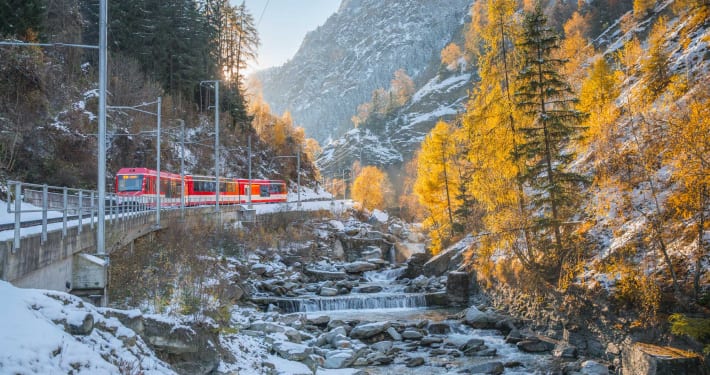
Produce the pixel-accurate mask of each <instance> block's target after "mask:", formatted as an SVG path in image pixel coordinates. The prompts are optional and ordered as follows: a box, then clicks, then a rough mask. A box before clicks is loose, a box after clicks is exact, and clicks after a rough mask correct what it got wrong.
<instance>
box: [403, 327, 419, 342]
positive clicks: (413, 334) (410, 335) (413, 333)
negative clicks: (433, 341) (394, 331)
mask: <svg viewBox="0 0 710 375" xmlns="http://www.w3.org/2000/svg"><path fill="white" fill-rule="evenodd" d="M422 337H424V335H422V333H421V332H419V331H417V330H415V329H409V328H408V329H405V330H404V332H402V338H403V339H405V340H421V339H422Z"/></svg>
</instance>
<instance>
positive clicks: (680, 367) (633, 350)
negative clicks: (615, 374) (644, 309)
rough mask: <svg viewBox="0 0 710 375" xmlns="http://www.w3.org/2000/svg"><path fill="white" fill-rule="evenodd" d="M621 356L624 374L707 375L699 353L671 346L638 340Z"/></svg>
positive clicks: (628, 346)
mask: <svg viewBox="0 0 710 375" xmlns="http://www.w3.org/2000/svg"><path fill="white" fill-rule="evenodd" d="M621 358H622V369H623V371H622V374H623V375H671V374H674V375H675V374H683V375H705V372H704V370H703V364H702V358H701V357H700V356H699V355H697V354H695V353H690V352H686V351H684V350H681V349H677V348H673V347H669V346H656V345H651V344H645V343H640V342H636V343H633V344H631V345H627V346H626V347H625V348H624V350H623V354H622V356H621Z"/></svg>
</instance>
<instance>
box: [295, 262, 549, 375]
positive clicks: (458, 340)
mask: <svg viewBox="0 0 710 375" xmlns="http://www.w3.org/2000/svg"><path fill="white" fill-rule="evenodd" d="M401 272H402V269H401V268H400V269H394V270H387V271H380V272H376V271H371V272H367V273H365V274H364V279H365V280H366V281H364V282H361V283H360V287H371V286H377V287H381V288H382V290H381V291H380V292H377V293H369V294H362V295H358V294H355V293H351V294H349V295H343V296H335V297H319V296H315V295H314V296H312V297H308V298H305V299H302V302H300V304H299V305H298V306H295V305H294V306H293V307H294V309H296V308H298V310H294V311H303V312H306V315H307V316H308V317H309V318H315V317H318V316H322V315H326V316H328V317H330V318H331V319H340V320H344V321H350V320H357V321H363V322H364V321H369V322H385V321H386V322H391V323H392V324H393V325H396V324H399V325H404V326H416V327H425V326H427V325H429V326H430V324H431V323H440V325H441V324H443V325H446V326H448V327H449V329H448V332H446V333H443V334H431V336H435V337H437V338H441V341H440V342H437V343H433V344H431V345H422V344H421V343H417V342H411V341H409V340H404V341H402V342H395V343H394V344H393V346H394V347H395V348H399V349H400V352H399V353H400V354H399V355H398V356H397V357H395V360H394V361H393V362H392V363H391V364H388V365H384V366H382V365H380V366H367V367H365V368H364V369H365V370H366V371H367V373H369V374H373V375H376V374H381V375H385V374H391V375H394V374H413V375H419V374H421V375H424V374H456V373H469V374H470V373H479V372H475V371H473V372H472V371H470V369H471V368H474V367H476V366H477V365H482V366H486V364H489V365H493V366H495V365H498V364H499V365H502V366H504V370H503V371H504V372H503V374H508V375H513V374H515V375H517V374H548V373H551V371H550V370H548V369H550V368H552V367H553V362H554V358H553V357H552V356H550V355H537V354H528V353H524V352H521V351H519V350H518V348H517V347H516V346H515V345H513V344H508V343H506V342H505V338H504V337H503V335H502V333H501V332H499V331H497V330H480V329H473V328H471V327H469V326H468V325H466V324H463V323H462V322H461V319H460V317H461V313H462V312H463V310H462V309H460V308H458V309H456V308H442V307H427V306H426V299H425V298H424V295H423V294H418V293H414V295H412V293H404V292H403V290H404V285H403V284H401V283H399V282H397V281H396V279H397V277H399V276H400V275H401ZM471 339H480V340H483V342H484V344H485V347H486V348H487V349H488V350H489V353H493V354H492V355H489V356H467V355H462V354H461V352H460V351H458V350H456V348H460V347H461V346H462V345H464V344H465V343H466V342H468V341H470V340H471ZM490 349H493V350H490ZM402 354H404V355H402ZM412 357H422V358H424V364H423V365H420V366H416V367H407V365H406V360H405V359H409V358H412ZM461 371H463V372H461ZM481 373H484V372H481ZM492 373H496V372H492Z"/></svg>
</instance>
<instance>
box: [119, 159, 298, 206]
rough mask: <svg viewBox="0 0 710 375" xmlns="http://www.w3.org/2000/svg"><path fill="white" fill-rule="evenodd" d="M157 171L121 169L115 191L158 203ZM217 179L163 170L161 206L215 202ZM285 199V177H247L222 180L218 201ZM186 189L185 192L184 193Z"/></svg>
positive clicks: (267, 201) (222, 202)
mask: <svg viewBox="0 0 710 375" xmlns="http://www.w3.org/2000/svg"><path fill="white" fill-rule="evenodd" d="M157 177H158V172H157V171H155V170H153V169H148V168H121V169H119V170H118V172H117V173H116V181H115V185H114V186H115V193H116V195H117V196H118V197H120V198H125V199H130V198H135V201H140V202H145V204H147V205H155V204H156V203H155V202H156V201H157V191H158V189H157V181H158V179H157ZM216 185H217V181H216V179H215V177H214V176H198V175H185V176H184V179H183V178H181V176H180V175H179V174H174V173H169V172H163V171H161V172H160V205H161V206H167V207H176V206H180V199H181V198H182V199H184V204H185V206H201V205H215V204H216V203H217V186H216ZM250 191H251V202H252V203H277V202H286V200H287V190H286V183H285V182H284V181H282V180H248V179H244V178H227V177H222V178H220V179H219V204H220V205H222V204H225V205H229V204H242V203H248V201H249V192H250ZM181 192H184V194H181Z"/></svg>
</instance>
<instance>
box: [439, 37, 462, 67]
mask: <svg viewBox="0 0 710 375" xmlns="http://www.w3.org/2000/svg"><path fill="white" fill-rule="evenodd" d="M462 57H463V53H462V52H461V48H460V47H459V46H458V44H456V43H453V42H452V43H449V44H448V45H447V46H446V47H444V49H442V50H441V64H442V65H444V66H445V67H446V69H448V70H449V71H454V70H457V69H458V66H459V60H460V59H461V58H462Z"/></svg>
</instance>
